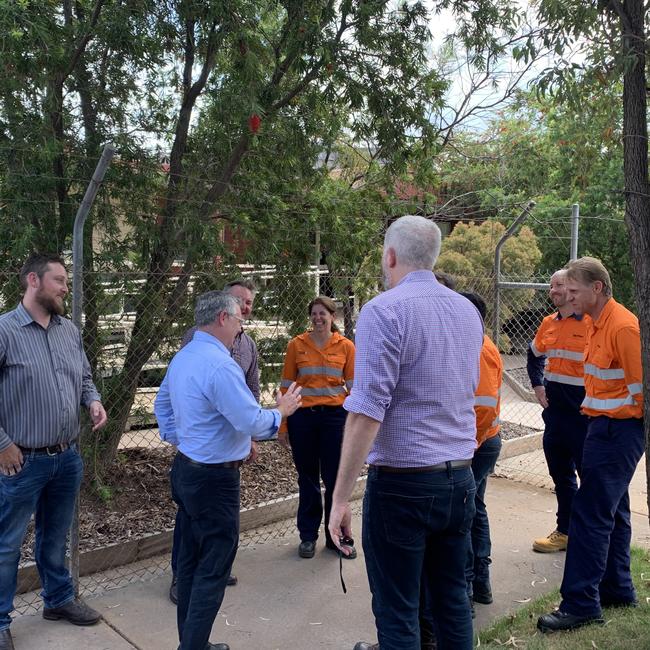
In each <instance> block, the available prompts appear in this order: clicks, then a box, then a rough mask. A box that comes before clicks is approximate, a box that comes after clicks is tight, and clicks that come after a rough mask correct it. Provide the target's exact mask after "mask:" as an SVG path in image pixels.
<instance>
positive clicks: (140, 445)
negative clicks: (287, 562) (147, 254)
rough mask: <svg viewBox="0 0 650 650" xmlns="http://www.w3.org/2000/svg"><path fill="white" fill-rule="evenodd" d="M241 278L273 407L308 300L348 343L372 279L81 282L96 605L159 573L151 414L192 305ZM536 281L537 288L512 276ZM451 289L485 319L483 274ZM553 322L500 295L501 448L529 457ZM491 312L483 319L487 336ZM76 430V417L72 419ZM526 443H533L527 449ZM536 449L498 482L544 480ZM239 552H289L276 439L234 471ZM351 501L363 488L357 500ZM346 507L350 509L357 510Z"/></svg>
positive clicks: (6, 296) (158, 460)
mask: <svg viewBox="0 0 650 650" xmlns="http://www.w3.org/2000/svg"><path fill="white" fill-rule="evenodd" d="M242 276H243V277H250V278H251V279H253V280H254V281H255V283H256V285H257V286H258V289H259V290H258V293H257V295H256V300H255V305H254V311H253V317H252V320H251V321H250V322H249V323H248V324H247V325H246V331H247V333H249V334H250V335H251V336H252V337H253V338H254V339H255V341H256V343H257V346H258V350H259V355H260V370H261V389H262V390H261V402H262V405H263V406H271V405H272V404H273V403H274V394H275V391H276V389H277V387H278V386H279V383H280V375H281V371H282V366H283V360H284V352H285V349H286V345H287V343H288V341H289V339H290V338H291V337H292V336H295V335H296V334H298V333H300V332H303V331H305V329H306V328H307V325H308V313H307V306H308V303H309V301H310V300H311V298H312V297H314V296H315V295H317V294H324V295H330V296H332V297H333V298H334V299H335V300H336V301H337V304H338V305H339V306H340V313H339V319H338V322H339V325H340V328H341V330H342V331H343V332H344V333H345V334H346V335H347V336H350V337H353V332H354V323H355V320H356V316H357V315H358V311H359V308H360V304H359V301H358V298H356V297H355V295H362V294H363V295H368V294H372V292H373V290H375V291H378V289H379V281H378V280H377V279H375V278H370V279H365V281H364V289H363V291H361V290H359V291H356V290H357V289H358V283H359V279H358V278H356V279H351V278H347V277H337V276H333V275H332V274H329V273H328V272H327V270H326V269H324V268H317V267H312V268H311V269H310V270H309V271H307V272H303V273H291V274H290V273H286V272H280V271H278V270H276V269H275V268H273V267H259V268H253V267H238V268H233V269H230V270H229V272H228V271H221V272H215V271H211V272H209V273H195V274H193V275H192V276H191V277H183V275H182V273H181V272H180V270H179V271H178V272H177V273H172V274H169V275H167V276H165V277H164V278H151V277H147V276H145V275H143V274H139V273H131V272H123V273H113V272H111V273H94V274H87V275H86V276H85V278H84V292H85V301H84V344H85V348H86V351H87V355H88V358H89V361H90V363H91V365H92V367H93V372H94V377H95V383H96V384H97V387H98V389H99V391H100V392H101V393H102V396H103V402H104V405H105V407H106V409H107V412H108V415H109V425H108V426H107V427H106V429H104V430H102V431H101V432H98V433H97V434H92V433H91V432H90V427H89V426H88V423H87V422H86V421H83V422H82V433H81V437H80V447H81V450H82V454H83V456H84V460H85V464H86V478H85V483H84V485H83V488H82V492H81V497H80V515H79V538H80V563H79V564H80V576H81V579H80V590H81V592H82V594H96V593H98V592H100V591H102V590H106V589H112V588H117V587H120V586H123V585H125V584H127V583H129V582H133V581H139V580H143V579H150V578H153V577H156V576H159V575H162V574H164V573H167V572H169V571H170V568H169V562H170V555H169V551H170V548H171V540H172V532H171V531H172V528H173V525H174V517H175V513H176V508H175V505H174V503H173V502H172V500H171V495H170V489H169V481H168V472H169V468H170V465H171V460H172V457H173V454H174V450H173V449H172V448H171V447H170V446H169V445H166V444H165V443H162V442H161V441H160V438H159V434H158V429H157V423H156V419H155V416H154V413H153V403H154V400H155V397H156V394H157V391H158V387H159V385H160V382H161V381H162V378H163V376H164V374H165V371H166V368H167V365H168V363H169V361H170V359H171V358H172V356H173V355H174V354H175V352H176V351H177V350H178V348H179V346H180V341H181V339H182V336H183V334H184V333H185V331H186V330H187V329H188V328H189V327H190V326H191V325H192V321H193V305H194V301H195V297H196V296H197V295H198V294H200V293H202V292H203V291H206V290H210V289H215V288H221V287H223V285H224V284H225V283H226V282H227V281H228V280H231V279H233V278H234V277H242ZM5 279H6V282H5V283H4V286H5V287H6V289H5V291H4V293H3V297H2V298H3V303H4V304H3V311H4V310H7V309H11V308H12V306H13V305H15V304H16V302H17V301H18V299H19V291H18V287H17V286H15V278H13V277H12V278H10V277H6V278H5ZM509 279H510V280H515V281H518V280H522V281H523V280H525V281H527V282H531V281H532V282H540V281H541V282H545V281H547V280H548V278H542V279H539V278H538V279H534V280H531V279H530V278H526V279H523V278H520V279H514V278H509ZM457 280H458V287H457V288H458V290H462V291H475V292H477V293H479V294H481V295H482V297H483V298H484V299H485V301H486V303H487V304H488V309H489V310H491V309H492V308H493V303H494V280H493V278H491V277H480V278H458V279H457ZM550 312H551V307H550V304H549V302H548V299H547V297H546V292H543V291H539V290H538V291H535V290H529V289H522V290H519V289H516V290H514V289H513V290H507V291H503V292H502V295H501V313H502V323H503V326H502V335H501V336H500V340H499V347H500V350H501V352H502V354H503V358H504V364H505V368H506V372H505V381H504V385H503V393H502V415H501V418H502V421H503V437H504V438H505V439H512V440H515V439H517V440H524V447H522V449H524V448H527V447H526V446H525V445H526V444H527V445H528V446H530V445H533V447H531V449H533V448H534V446H535V445H536V446H537V449H538V450H539V449H541V441H540V440H539V439H538V438H539V431H540V430H541V429H542V426H543V425H542V422H541V417H540V413H541V407H539V405H538V404H537V403H536V401H535V398H534V395H533V394H532V391H531V390H530V384H529V382H528V379H527V376H526V370H525V368H526V350H527V345H528V342H529V341H530V340H531V339H532V338H533V336H534V334H535V331H536V329H537V327H538V325H539V323H540V322H541V320H542V318H543V317H544V316H545V315H546V314H548V313H550ZM490 316H491V314H490V313H488V319H487V324H488V333H491V332H490V328H489V324H490V323H491V320H490ZM82 420H83V418H82ZM536 434H537V436H538V438H537V439H536V438H535V435H536ZM540 453H541V452H539V451H534V450H533V451H532V455H531V454H529V455H530V459H529V460H527V461H526V462H524V463H522V462H521V461H518V462H519V465H518V466H517V467H514V466H512V463H513V462H514V461H515V460H517V459H521V458H523V456H516V458H512V459H511V458H505V459H504V460H503V461H501V462H500V463H499V466H498V472H499V473H500V474H503V475H508V476H510V477H512V478H517V479H519V480H533V481H535V480H542V479H543V478H544V477H545V476H546V465H545V462H544V459H543V456H542V455H540ZM241 486H242V514H241V529H242V533H241V541H240V545H241V546H249V545H254V544H259V543H263V542H265V541H268V540H269V539H274V538H280V537H288V538H289V539H291V540H295V543H296V545H297V544H298V541H299V540H298V535H297V531H296V528H295V513H296V509H297V495H296V492H297V477H296V473H295V469H294V466H293V461H292V459H291V455H290V453H289V452H287V451H286V450H284V449H283V448H282V447H281V446H280V445H279V444H278V443H277V442H275V441H269V442H265V443H262V444H260V452H259V458H258V460H257V462H255V463H254V464H250V465H246V466H244V467H243V469H242V482H241ZM362 492H363V482H361V483H360V485H359V490H358V493H357V496H360V495H361V494H362ZM356 508H357V510H358V509H359V508H360V504H359V503H357V504H356ZM32 545H33V533H32V532H31V530H30V533H29V534H28V536H27V538H26V540H25V544H24V546H23V554H22V560H21V571H20V579H19V589H18V591H19V595H18V596H17V598H16V603H15V605H16V608H17V611H18V612H26V611H29V610H30V609H38V608H39V607H40V606H41V601H40V598H39V597H38V594H37V593H36V592H35V591H34V590H35V589H37V588H38V585H39V579H38V575H37V572H36V570H35V567H34V566H33V563H32V560H33V555H32Z"/></svg>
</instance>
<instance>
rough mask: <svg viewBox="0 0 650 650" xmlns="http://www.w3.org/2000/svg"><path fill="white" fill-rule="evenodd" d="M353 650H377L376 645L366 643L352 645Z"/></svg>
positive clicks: (360, 642)
mask: <svg viewBox="0 0 650 650" xmlns="http://www.w3.org/2000/svg"><path fill="white" fill-rule="evenodd" d="M353 650H379V644H378V643H366V642H365V641H359V643H355V644H354V649H353Z"/></svg>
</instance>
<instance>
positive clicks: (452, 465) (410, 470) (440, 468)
mask: <svg viewBox="0 0 650 650" xmlns="http://www.w3.org/2000/svg"><path fill="white" fill-rule="evenodd" d="M471 465H472V460H471V458H470V459H469V460H448V461H446V462H444V463H438V464H437V465H422V466H420V467H389V466H388V465H370V468H371V469H375V470H377V471H379V472H386V473H387V474H423V473H424V472H445V471H447V470H450V469H459V468H461V467H470V466H471Z"/></svg>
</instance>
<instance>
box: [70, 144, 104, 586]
mask: <svg viewBox="0 0 650 650" xmlns="http://www.w3.org/2000/svg"><path fill="white" fill-rule="evenodd" d="M114 155H115V147H114V146H113V145H112V144H107V145H106V146H105V147H104V151H102V155H101V158H100V159H99V162H98V163H97V167H96V168H95V173H94V174H93V177H92V179H91V180H90V183H89V184H88V187H87V188H86V193H85V194H84V198H83V200H82V201H81V205H80V206H79V209H78V210H77V216H76V217H75V220H74V227H73V229H72V322H73V323H74V324H75V325H76V326H77V327H78V328H79V331H81V327H82V322H81V321H82V311H83V265H84V241H83V233H84V224H85V223H86V217H88V213H89V212H90V208H91V207H92V205H93V202H94V201H95V197H96V196H97V191H98V190H99V187H100V185H101V184H102V181H103V180H104V175H105V174H106V170H107V169H108V166H109V165H110V163H111V159H112V158H113V156H114ZM70 574H71V576H72V582H73V584H74V592H75V596H76V597H79V494H77V499H76V502H75V506H74V515H73V518H72V524H71V526H70Z"/></svg>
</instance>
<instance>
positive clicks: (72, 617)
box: [43, 599, 102, 625]
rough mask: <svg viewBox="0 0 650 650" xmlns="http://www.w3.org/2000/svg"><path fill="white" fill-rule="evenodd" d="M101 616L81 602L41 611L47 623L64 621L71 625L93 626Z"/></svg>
mask: <svg viewBox="0 0 650 650" xmlns="http://www.w3.org/2000/svg"><path fill="white" fill-rule="evenodd" d="M101 617H102V615H101V614H100V613H99V612H96V611H95V610H94V609H93V608H92V607H88V605H86V603H84V602H83V601H82V600H79V599H75V600H71V601H70V602H69V603H65V605H61V607H53V608H52V609H48V608H47V607H46V608H45V609H44V610H43V618H44V619H45V620H47V621H58V620H60V619H64V620H66V621H68V622H69V623H72V624H73V625H95V623H97V622H99V619H100V618H101Z"/></svg>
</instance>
